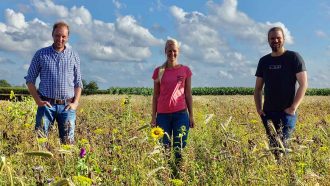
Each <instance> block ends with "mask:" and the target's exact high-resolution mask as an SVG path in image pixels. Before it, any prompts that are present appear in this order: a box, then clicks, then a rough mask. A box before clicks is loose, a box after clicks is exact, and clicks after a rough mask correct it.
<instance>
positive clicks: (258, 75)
mask: <svg viewBox="0 0 330 186" xmlns="http://www.w3.org/2000/svg"><path fill="white" fill-rule="evenodd" d="M255 76H256V77H261V78H262V77H264V74H263V71H262V60H261V59H260V60H259V63H258V67H257V71H256V74H255Z"/></svg>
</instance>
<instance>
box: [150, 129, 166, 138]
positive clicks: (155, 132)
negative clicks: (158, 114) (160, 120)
mask: <svg viewBox="0 0 330 186" xmlns="http://www.w3.org/2000/svg"><path fill="white" fill-rule="evenodd" d="M163 136H164V130H163V129H162V128H160V127H155V128H153V129H151V137H152V138H154V139H160V138H162V137H163Z"/></svg>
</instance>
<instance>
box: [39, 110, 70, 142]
mask: <svg viewBox="0 0 330 186" xmlns="http://www.w3.org/2000/svg"><path fill="white" fill-rule="evenodd" d="M65 106H66V105H57V104H53V105H52V107H48V106H43V107H38V110H37V116H36V125H35V129H36V130H42V131H43V132H44V133H45V135H46V136H48V133H49V131H50V130H51V128H52V126H53V124H54V122H55V120H56V122H57V124H58V131H59V137H60V139H61V143H64V144H67V143H73V142H74V128H75V123H76V111H75V110H71V109H69V110H67V111H66V110H65Z"/></svg>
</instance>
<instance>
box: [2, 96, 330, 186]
mask: <svg viewBox="0 0 330 186" xmlns="http://www.w3.org/2000/svg"><path fill="white" fill-rule="evenodd" d="M193 99H194V114H195V122H196V128H194V129H192V130H190V133H189V139H188V145H187V147H186V148H185V149H184V151H183V157H184V159H183V162H182V165H181V171H180V172H179V176H178V177H175V178H174V177H173V176H172V175H171V174H172V169H173V168H172V167H171V163H169V162H168V161H167V160H166V153H165V152H164V150H163V148H162V146H161V144H160V143H159V141H157V140H154V139H153V138H151V137H150V130H151V129H150V127H149V121H150V119H151V118H150V105H151V97H149V96H125V95H121V96H110V95H109V96H105V95H98V96H83V97H82V100H81V104H80V106H79V109H78V111H77V115H78V116H77V123H76V135H75V137H76V143H75V145H61V144H60V143H59V139H58V131H57V127H55V128H54V129H53V131H51V133H50V136H48V138H45V139H43V138H39V139H38V138H37V134H36V133H35V132H34V118H35V111H36V105H35V104H34V102H33V101H32V100H31V99H26V100H24V101H23V102H15V101H12V102H9V101H1V102H0V106H1V108H2V109H1V110H0V129H1V130H0V131H1V132H2V134H1V135H0V142H1V144H0V156H1V157H5V164H4V166H3V164H1V167H6V169H5V168H1V172H0V185H8V184H9V185H10V184H11V182H13V185H23V184H26V185H36V184H46V183H66V184H68V185H70V184H71V185H73V184H75V185H84V184H85V185H92V184H95V185H273V184H275V185H316V184H319V185H326V184H328V180H330V150H329V148H330V139H329V138H330V127H329V126H330V99H329V97H312V96H308V97H306V98H305V100H304V101H303V103H302V105H301V107H300V108H299V110H298V123H297V127H296V131H295V132H294V134H293V136H292V139H290V141H289V142H290V147H291V148H292V149H293V152H291V153H289V154H287V155H286V156H285V157H284V158H283V161H282V162H281V164H278V163H277V162H276V161H275V159H274V157H273V155H272V154H271V151H270V150H269V147H268V141H267V138H266V135H265V131H264V129H263V126H262V124H261V121H260V119H259V118H258V116H257V114H256V112H255V107H254V103H253V97H252V96H194V98H193ZM82 148H84V149H86V156H84V157H82V156H80V153H81V149H82ZM48 152H49V153H51V155H50V154H49V153H48ZM31 153H32V154H37V155H31ZM40 153H41V155H40ZM38 154H39V155H40V156H39V155H38ZM8 170H10V171H11V172H10V173H11V176H8V172H7V171H8Z"/></svg>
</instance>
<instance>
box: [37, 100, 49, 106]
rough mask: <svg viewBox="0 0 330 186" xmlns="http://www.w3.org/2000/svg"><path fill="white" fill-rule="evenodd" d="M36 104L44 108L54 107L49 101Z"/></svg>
mask: <svg viewBox="0 0 330 186" xmlns="http://www.w3.org/2000/svg"><path fill="white" fill-rule="evenodd" d="M36 104H37V105H38V107H44V106H47V107H52V105H51V104H50V103H49V102H48V101H42V100H40V101H36Z"/></svg>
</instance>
